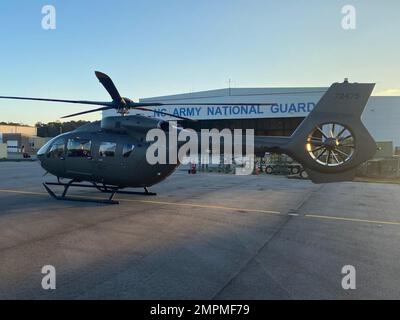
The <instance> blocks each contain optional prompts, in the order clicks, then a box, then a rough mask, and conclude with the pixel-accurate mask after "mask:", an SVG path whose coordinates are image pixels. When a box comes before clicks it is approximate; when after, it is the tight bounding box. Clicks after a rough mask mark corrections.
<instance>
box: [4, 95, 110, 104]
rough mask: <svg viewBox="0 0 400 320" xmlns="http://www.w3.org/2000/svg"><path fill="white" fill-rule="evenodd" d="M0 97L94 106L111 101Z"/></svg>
mask: <svg viewBox="0 0 400 320" xmlns="http://www.w3.org/2000/svg"><path fill="white" fill-rule="evenodd" d="M0 99H8V100H29V101H47V102H62V103H77V104H90V105H96V106H112V105H114V104H113V103H112V102H106V101H88V100H62V99H48V98H28V97H9V96H0Z"/></svg>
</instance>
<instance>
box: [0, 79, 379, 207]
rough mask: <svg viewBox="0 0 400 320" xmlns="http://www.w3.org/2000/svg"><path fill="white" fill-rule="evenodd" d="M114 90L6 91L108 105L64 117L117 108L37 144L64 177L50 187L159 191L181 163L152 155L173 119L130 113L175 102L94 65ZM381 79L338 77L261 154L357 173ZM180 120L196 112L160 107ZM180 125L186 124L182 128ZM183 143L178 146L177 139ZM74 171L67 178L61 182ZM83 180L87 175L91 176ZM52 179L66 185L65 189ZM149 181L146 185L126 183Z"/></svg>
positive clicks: (315, 173) (371, 148)
mask: <svg viewBox="0 0 400 320" xmlns="http://www.w3.org/2000/svg"><path fill="white" fill-rule="evenodd" d="M95 74H96V77H97V78H98V80H99V81H100V83H101V84H102V85H103V86H104V88H105V89H106V90H107V92H108V93H109V95H110V96H111V98H112V101H110V102H101V101H85V100H60V99H45V98H26V97H10V96H0V99H16V100H31V101H48V102H62V103H76V104H87V105H97V106H101V107H100V108H97V109H92V110H88V111H83V112H79V113H75V114H71V115H68V116H65V117H63V118H68V117H73V116H78V115H82V114H87V113H91V112H97V111H103V110H109V109H115V110H116V111H117V112H118V113H119V116H113V117H106V118H103V119H102V120H101V121H95V122H92V123H89V124H86V125H84V126H82V127H80V128H78V129H76V130H74V131H72V132H68V133H64V134H61V135H59V136H57V137H55V138H53V139H51V140H50V141H49V142H48V143H47V144H45V145H44V146H43V147H42V148H41V149H40V150H39V151H38V154H37V155H38V159H39V160H40V163H41V166H42V167H43V168H44V169H45V170H46V173H50V174H52V175H54V176H56V177H57V182H45V183H43V185H44V187H45V189H46V190H47V192H48V193H49V194H50V195H51V196H52V197H54V198H55V199H57V200H73V201H90V202H101V203H109V204H115V203H118V201H115V200H113V198H114V196H115V194H116V193H126V194H143V195H155V193H152V192H149V191H148V187H150V186H153V185H155V184H157V183H159V182H161V181H162V180H164V179H165V178H167V177H168V176H169V175H171V174H172V173H173V172H174V171H175V169H176V168H177V166H178V165H179V164H155V165H151V164H149V163H148V162H147V161H146V150H147V148H148V147H149V145H150V144H151V143H150V142H147V141H146V134H147V132H148V131H149V130H150V129H153V128H159V129H162V130H164V131H165V132H166V134H168V132H169V130H170V129H171V125H170V123H169V122H168V121H164V120H160V119H154V118H149V117H146V116H143V115H128V113H129V110H131V109H133V110H143V111H152V112H153V110H152V109H149V107H155V106H164V105H176V104H173V103H162V102H151V103H142V102H133V101H132V100H131V99H128V98H125V97H121V95H120V94H119V92H118V90H117V88H116V87H115V85H114V83H113V81H112V80H111V78H110V77H109V76H108V75H106V74H104V73H102V72H98V71H96V72H95ZM374 86H375V84H370V83H349V82H348V81H347V80H345V81H344V82H343V83H334V84H332V85H331V87H330V88H329V89H328V91H327V92H326V93H325V94H324V95H323V97H322V98H321V99H320V101H319V102H318V103H317V105H316V106H315V108H314V109H313V111H312V112H311V113H310V114H309V115H308V116H307V118H305V119H304V120H303V122H302V123H301V124H300V125H299V127H298V128H297V129H296V130H295V132H294V133H293V134H292V135H291V136H284V137H281V136H256V137H255V141H254V149H255V154H256V155H264V154H265V152H274V153H281V154H282V153H283V154H287V155H289V156H290V157H292V158H293V159H294V160H296V161H297V162H299V163H301V164H302V165H303V167H304V168H305V170H306V171H307V173H308V175H309V177H310V179H311V180H312V181H313V182H314V183H327V182H339V181H350V180H352V179H353V178H354V175H355V169H356V167H357V166H359V165H360V164H361V163H363V162H365V161H367V160H369V159H371V158H372V157H373V156H374V154H375V152H376V150H377V146H376V143H375V141H374V139H373V138H372V137H371V135H370V134H369V132H368V131H367V129H366V128H365V127H364V125H363V124H362V122H361V114H362V112H363V110H364V108H365V105H366V104H367V101H368V99H369V97H370V95H371V93H372V91H373V88H374ZM185 105H199V106H207V105H224V104H221V103H185ZM226 105H276V103H262V104H259V103H256V104H255V103H227V104H226ZM158 113H159V114H164V115H168V116H172V117H174V118H177V119H181V120H192V119H189V118H186V117H180V116H177V115H173V114H170V113H167V112H158ZM175 129H176V130H177V131H180V130H185V129H184V128H180V127H178V128H175ZM178 147H179V146H178ZM63 179H68V180H69V181H68V182H65V183H64V182H62V180H63ZM83 182H87V183H86V184H85V183H83ZM50 186H62V187H64V190H63V193H62V194H61V195H60V196H58V195H56V194H55V192H53V191H52V190H51V189H50ZM71 187H79V188H96V189H97V190H99V191H101V192H103V193H109V194H110V196H109V197H108V198H107V199H104V200H103V199H102V200H93V199H92V198H84V197H78V198H77V197H67V192H68V190H69V188H71ZM126 188H144V192H134V191H125V190H124V189H126Z"/></svg>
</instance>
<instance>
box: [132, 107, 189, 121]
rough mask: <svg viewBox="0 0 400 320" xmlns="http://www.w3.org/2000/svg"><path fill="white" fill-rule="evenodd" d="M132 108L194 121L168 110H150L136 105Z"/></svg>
mask: <svg viewBox="0 0 400 320" xmlns="http://www.w3.org/2000/svg"><path fill="white" fill-rule="evenodd" d="M132 109H133V110H143V111H150V112H154V113H158V114H163V115H165V116H170V117H174V118H177V119H182V120H189V121H193V122H196V120H194V119H190V118H185V117H181V116H177V115H175V114H172V113H168V112H164V111H158V110H152V109H147V108H143V107H136V108H132Z"/></svg>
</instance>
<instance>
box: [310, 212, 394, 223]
mask: <svg viewBox="0 0 400 320" xmlns="http://www.w3.org/2000/svg"><path fill="white" fill-rule="evenodd" d="M304 216H305V217H306V218H317V219H327V220H341V221H350V222H364V223H372V224H389V225H395V226H400V222H396V221H379V220H367V219H356V218H346V217H335V216H321V215H317V214H306V215H304Z"/></svg>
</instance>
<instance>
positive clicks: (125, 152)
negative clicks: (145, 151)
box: [122, 144, 135, 158]
mask: <svg viewBox="0 0 400 320" xmlns="http://www.w3.org/2000/svg"><path fill="white" fill-rule="evenodd" d="M133 149H135V145H133V144H125V145H124V147H123V149H122V155H123V156H124V158H128V157H129V156H130V155H131V153H132V151H133Z"/></svg>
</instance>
